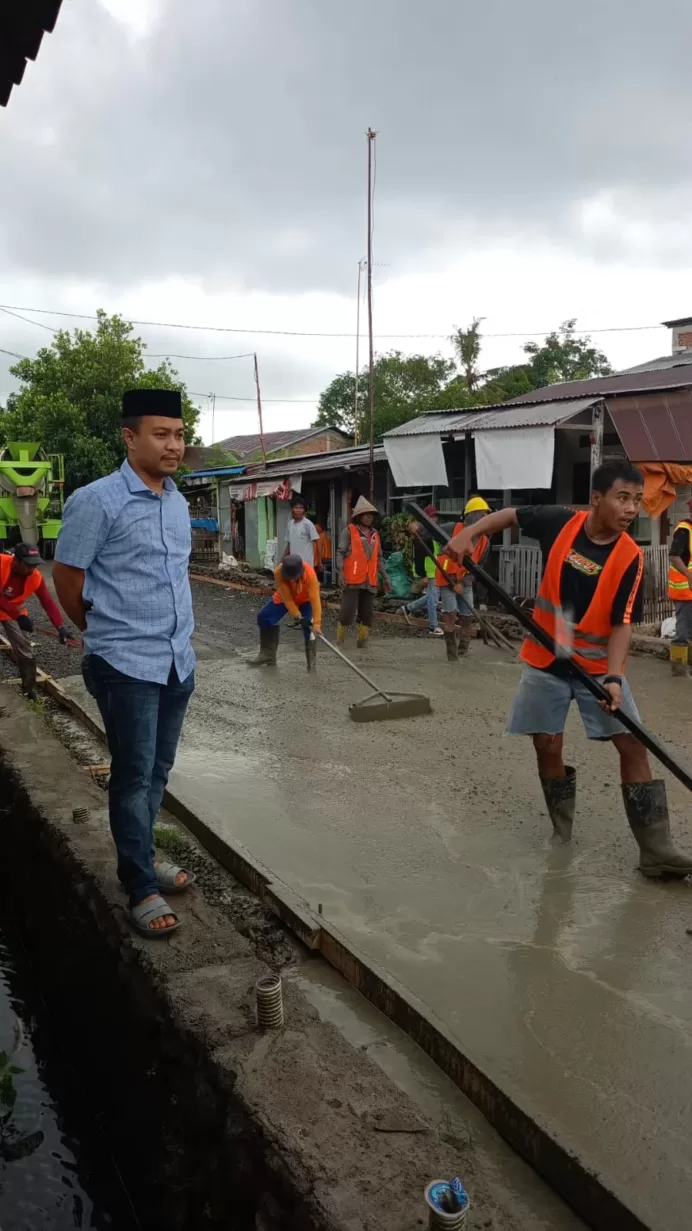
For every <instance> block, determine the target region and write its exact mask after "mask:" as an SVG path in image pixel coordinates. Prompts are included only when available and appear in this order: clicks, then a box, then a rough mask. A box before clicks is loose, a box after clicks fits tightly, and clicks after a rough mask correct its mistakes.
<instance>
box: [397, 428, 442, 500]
mask: <svg viewBox="0 0 692 1231" xmlns="http://www.w3.org/2000/svg"><path fill="white" fill-rule="evenodd" d="M382 443H383V445H384V451H385V453H386V455H387V461H388V462H389V466H390V469H391V472H392V475H393V476H394V482H395V483H396V485H397V487H448V486H449V482H448V479H447V468H446V466H445V459H444V453H443V452H442V441H441V439H440V437H439V436H385V438H384V440H383V441H382Z"/></svg>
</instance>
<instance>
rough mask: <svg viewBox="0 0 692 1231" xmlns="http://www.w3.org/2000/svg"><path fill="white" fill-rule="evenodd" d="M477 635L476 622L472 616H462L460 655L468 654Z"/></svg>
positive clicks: (460, 624)
mask: <svg viewBox="0 0 692 1231" xmlns="http://www.w3.org/2000/svg"><path fill="white" fill-rule="evenodd" d="M475 634H476V621H475V620H472V619H471V617H470V616H462V617H461V620H460V623H459V654H460V655H461V656H462V657H463V655H464V654H468V652H469V645H470V644H471V638H472V637H474V636H475Z"/></svg>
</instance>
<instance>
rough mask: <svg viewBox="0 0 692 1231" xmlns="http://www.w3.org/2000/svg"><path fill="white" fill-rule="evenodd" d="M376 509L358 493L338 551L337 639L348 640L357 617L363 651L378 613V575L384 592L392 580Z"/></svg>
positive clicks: (359, 642)
mask: <svg viewBox="0 0 692 1231" xmlns="http://www.w3.org/2000/svg"><path fill="white" fill-rule="evenodd" d="M376 516H377V509H376V508H375V506H374V505H373V504H371V503H370V501H369V500H366V499H365V496H359V497H358V500H357V502H356V506H355V508H354V510H353V513H352V515H351V521H350V522H349V524H348V525H347V526H346V527H345V528H344V529H343V530H342V532H341V535H340V537H339V546H338V550H337V565H338V569H339V580H340V581H341V584H342V586H343V587H344V592H343V595H342V597H341V606H340V608H339V624H338V628H337V632H336V639H337V641H338V642H339V643H340V644H342V643H343V642H344V640H345V639H346V633H347V631H348V628H349V625H350V624H352V623H353V621H354V620H355V619H356V618H357V619H358V639H357V644H358V649H359V650H362V649H363V648H364V647H365V645H366V643H367V640H368V637H369V635H370V629H371V628H372V621H373V616H374V613H375V595H376V594H377V583H378V578H381V579H382V584H383V586H384V589H385V593H387V594H388V593H389V591H390V590H391V588H392V586H391V582H390V580H389V578H388V576H387V573H386V571H385V567H384V557H383V555H382V545H381V543H380V536H379V534H378V532H377V530H376V529H375V527H374V521H375V518H376Z"/></svg>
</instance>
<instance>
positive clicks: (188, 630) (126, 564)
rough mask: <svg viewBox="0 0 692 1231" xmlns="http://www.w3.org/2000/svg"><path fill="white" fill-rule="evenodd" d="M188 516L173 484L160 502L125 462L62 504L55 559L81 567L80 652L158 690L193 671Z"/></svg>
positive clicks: (169, 483) (165, 484) (167, 482)
mask: <svg viewBox="0 0 692 1231" xmlns="http://www.w3.org/2000/svg"><path fill="white" fill-rule="evenodd" d="M190 547H191V535H190V514H189V511H188V507H187V503H186V501H185V498H184V496H182V495H181V493H180V492H179V491H178V489H177V487H176V485H175V483H174V482H173V480H172V479H170V478H165V479H164V481H163V495H161V496H157V494H156V493H155V492H153V491H152V490H151V488H149V487H147V485H146V483H144V482H143V481H142V479H140V478H139V476H138V475H137V474H135V472H134V470H133V469H132V467H131V466H130V464H129V462H123V464H122V466H121V467H120V470H117V471H116V472H115V474H109V475H107V476H106V478H105V479H97V480H96V482H95V483H89V484H88V485H87V486H86V487H80V488H79V489H78V490H77V491H76V492H73V494H72V495H71V496H70V498H69V500H68V501H67V503H66V505H65V511H64V515H63V524H62V529H61V531H60V536H59V538H58V543H57V548H56V551H55V559H56V560H58V561H60V563H61V564H69V565H72V567H73V568H81V569H84V572H85V574H86V575H85V579H84V592H83V593H84V601H85V603H87V604H89V603H91V609H90V610H89V611H88V612H87V629H86V633H85V635H84V648H85V650H86V652H87V653H88V654H98V655H100V657H101V658H105V660H106V662H108V663H110V665H111V667H115V669H116V671H122V672H123V673H124V674H125V675H130V676H133V677H134V678H135V679H137V680H150V681H152V682H153V683H156V684H165V683H167V681H168V677H169V675H170V670H171V667H172V666H173V665H175V669H176V671H177V673H178V678H179V679H180V680H185V679H187V677H188V675H189V674H190V672H191V671H192V670H193V669H194V665H195V654H194V650H193V649H192V643H191V637H192V633H193V630H194V621H193V616H192V594H191V592H190V582H189V578H188V571H187V568H188V561H189V558H190Z"/></svg>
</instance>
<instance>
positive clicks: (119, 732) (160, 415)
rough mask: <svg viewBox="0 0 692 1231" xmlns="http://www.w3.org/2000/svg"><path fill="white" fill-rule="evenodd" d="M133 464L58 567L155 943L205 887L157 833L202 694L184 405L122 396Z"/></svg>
mask: <svg viewBox="0 0 692 1231" xmlns="http://www.w3.org/2000/svg"><path fill="white" fill-rule="evenodd" d="M122 413H123V418H122V435H123V439H124V441H125V444H126V446H127V460H126V461H125V462H123V464H122V466H121V467H120V470H118V471H116V472H115V474H110V475H107V476H106V477H105V478H103V479H97V480H96V482H95V483H89V484H88V485H87V486H86V487H81V488H79V489H78V490H77V491H76V492H74V493H73V494H72V495H71V496H70V498H69V500H68V501H67V504H66V505H65V512H64V519H63V525H62V529H61V531H60V536H59V538H58V544H57V549H56V553H55V564H54V567H53V580H54V583H55V589H56V591H57V595H58V598H59V600H60V603H61V605H62V607H63V609H64V610H65V611H66V612H67V613H68V615H69V616H70V619H72V620H73V621H74V623H75V624H76V625H77V627H78V628H80V629H82V630H83V631H84V649H85V657H84V662H83V666H82V670H83V675H84V680H85V683H86V685H87V688H88V689H89V692H90V693H91V695H92V696H93V697H94V698H95V700H96V702H97V704H98V707H99V710H100V712H101V716H102V718H103V723H104V726H105V729H106V735H107V737H108V746H109V748H110V752H111V777H110V785H109V815H110V826H111V833H112V835H113V841H114V842H115V846H116V850H117V856H118V876H119V878H120V880H121V882H122V884H123V886H124V887H125V889H126V891H127V893H128V895H129V910H128V917H129V919H130V921H131V923H132V924H133V926H134V927H136V928H137V930H138V931H140V932H142V933H143V934H144V935H146V936H152V937H153V936H155V937H160V936H166V935H169V934H170V933H171V932H173V931H175V930H176V929H177V928H178V927H179V920H178V917H177V915H176V914H175V912H174V911H172V910H171V908H170V906H169V905H168V903H167V902H166V900H165V899H164V897H163V896H162V893H166V894H172V893H180V892H181V891H183V890H185V889H187V888H188V887H189V886H190V885H191V884H192V881H193V879H194V877H193V875H192V874H191V873H189V872H186V871H185V870H184V869H182V868H179V867H177V866H176V865H174V864H171V863H169V862H167V861H163V860H161V861H158V862H157V861H156V858H155V852H154V850H153V829H154V821H155V819H156V815H157V813H158V810H159V808H160V806H161V800H162V798H163V792H164V789H165V786H166V783H167V781H168V774H169V771H170V769H171V767H172V765H173V761H174V759H175V754H176V749H177V746H178V740H179V738H180V733H181V730H182V725H183V719H184V717H185V711H186V709H187V705H188V702H189V700H190V696H191V695H192V691H193V689H194V684H195V676H194V667H195V655H194V651H193V649H192V643H191V638H192V632H193V627H194V624H193V617H192V595H191V593H190V582H189V580H188V561H189V557H190V546H191V536H190V516H189V512H188V508H187V504H186V502H185V499H184V497H183V496H182V495H181V493H180V492H179V491H178V489H177V487H176V485H175V483H174V481H173V475H174V474H175V473H176V471H177V469H178V467H179V465H180V463H181V461H182V459H183V454H184V452H185V443H184V424H183V417H182V400H181V396H180V393H179V392H178V391H176V390H170V389H134V390H131V391H129V392H127V393H125V394H124V395H123V404H122Z"/></svg>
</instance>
